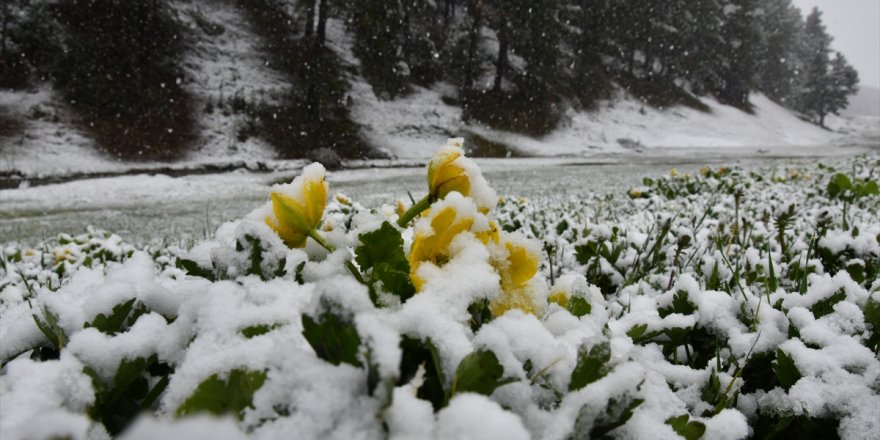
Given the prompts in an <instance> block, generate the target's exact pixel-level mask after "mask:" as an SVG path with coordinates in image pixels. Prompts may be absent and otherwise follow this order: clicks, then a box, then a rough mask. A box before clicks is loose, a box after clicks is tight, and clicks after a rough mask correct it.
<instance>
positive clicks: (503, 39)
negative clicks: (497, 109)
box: [492, 12, 508, 92]
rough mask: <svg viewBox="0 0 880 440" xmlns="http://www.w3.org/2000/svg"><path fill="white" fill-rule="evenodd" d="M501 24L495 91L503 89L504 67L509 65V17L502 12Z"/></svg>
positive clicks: (499, 28) (493, 88)
mask: <svg viewBox="0 0 880 440" xmlns="http://www.w3.org/2000/svg"><path fill="white" fill-rule="evenodd" d="M500 22H501V25H500V26H499V27H498V59H497V60H496V61H495V84H494V85H493V86H492V90H493V91H494V92H500V91H501V83H502V81H504V67H505V66H506V65H507V50H508V48H507V17H505V16H504V13H503V12H502V13H501V17H500Z"/></svg>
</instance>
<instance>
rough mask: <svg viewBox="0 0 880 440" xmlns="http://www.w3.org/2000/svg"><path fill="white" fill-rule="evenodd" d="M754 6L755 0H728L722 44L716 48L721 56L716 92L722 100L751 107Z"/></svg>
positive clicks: (755, 43) (755, 42)
mask: <svg viewBox="0 0 880 440" xmlns="http://www.w3.org/2000/svg"><path fill="white" fill-rule="evenodd" d="M756 10H757V2H756V0H729V1H728V3H727V4H726V5H724V7H723V12H724V16H725V21H724V24H723V25H722V27H721V36H722V38H723V39H724V44H723V45H722V46H721V47H719V48H718V49H719V50H720V52H721V53H722V55H723V57H724V58H723V62H722V63H721V64H719V65H718V66H717V68H718V72H719V75H718V78H719V79H720V82H719V83H718V84H716V87H715V93H716V95H717V96H718V99H719V100H720V101H721V102H724V103H726V104H730V105H732V106H735V107H738V108H741V109H748V108H749V107H750V104H749V92H750V91H751V90H752V89H754V88H755V83H756V80H755V73H756V65H757V59H758V57H757V53H756V48H757V46H758V42H759V38H760V34H759V33H758V27H757V21H756V19H755V16H756Z"/></svg>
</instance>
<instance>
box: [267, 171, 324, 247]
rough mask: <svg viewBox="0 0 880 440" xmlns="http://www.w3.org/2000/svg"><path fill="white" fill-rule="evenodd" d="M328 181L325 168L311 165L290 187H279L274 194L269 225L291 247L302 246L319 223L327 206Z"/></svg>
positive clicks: (272, 195)
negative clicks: (325, 178)
mask: <svg viewBox="0 0 880 440" xmlns="http://www.w3.org/2000/svg"><path fill="white" fill-rule="evenodd" d="M327 187H328V185H327V182H325V181H324V167H323V166H321V165H320V164H312V165H309V166H308V167H306V168H305V169H304V170H303V174H301V175H300V176H298V177H297V178H296V179H294V181H293V183H291V184H290V185H279V186H276V188H275V189H274V190H273V191H272V194H271V198H272V213H273V214H274V216H267V217H266V219H265V220H266V224H267V225H269V227H270V228H272V229H273V230H274V231H275V232H276V233H278V235H279V236H280V237H281V239H282V240H284V243H285V244H287V245H288V246H290V247H303V246H305V244H306V239H307V238H308V236H309V234H311V233H312V231H314V230H315V229H316V228H317V227H318V226H319V225H320V224H321V218H322V217H323V216H324V208H325V207H326V206H327V189H328V188H327Z"/></svg>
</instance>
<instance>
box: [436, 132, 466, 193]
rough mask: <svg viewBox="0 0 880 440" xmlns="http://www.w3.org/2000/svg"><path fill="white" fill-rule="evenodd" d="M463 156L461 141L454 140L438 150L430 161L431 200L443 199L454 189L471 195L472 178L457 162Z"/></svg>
mask: <svg viewBox="0 0 880 440" xmlns="http://www.w3.org/2000/svg"><path fill="white" fill-rule="evenodd" d="M462 156H464V151H463V150H462V149H461V142H460V141H453V142H451V143H449V144H447V145H446V146H444V147H443V148H441V149H440V150H438V151H437V153H436V154H435V155H434V157H433V158H432V159H431V161H430V162H428V195H429V196H430V198H431V200H439V199H442V198H444V197H446V195H447V194H449V193H450V192H452V191H458V192H459V193H461V195H463V196H468V195H470V192H471V181H470V178H469V177H468V175H467V173H466V172H465V170H464V168H463V167H462V166H461V165H459V164H457V163H455V162H456V160H457V159H458V158H459V157H462Z"/></svg>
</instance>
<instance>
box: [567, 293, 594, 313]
mask: <svg viewBox="0 0 880 440" xmlns="http://www.w3.org/2000/svg"><path fill="white" fill-rule="evenodd" d="M592 309H593V307H592V306H591V305H590V303H589V301H587V300H586V299H585V298H581V297H579V296H572V297H571V298H569V299H568V311H569V312H570V313H571V314H572V315H574V316H577V317H578V318H580V317H581V316H586V315H589V314H590V311H591V310H592Z"/></svg>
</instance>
